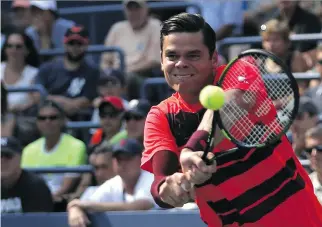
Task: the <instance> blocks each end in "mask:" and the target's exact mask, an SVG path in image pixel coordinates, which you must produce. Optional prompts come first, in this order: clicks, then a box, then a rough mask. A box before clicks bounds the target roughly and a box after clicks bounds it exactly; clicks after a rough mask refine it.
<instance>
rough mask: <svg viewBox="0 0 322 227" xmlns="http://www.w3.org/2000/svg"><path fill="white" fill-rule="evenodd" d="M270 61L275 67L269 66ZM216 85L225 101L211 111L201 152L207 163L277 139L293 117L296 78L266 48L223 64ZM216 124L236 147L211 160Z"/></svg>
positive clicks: (254, 50)
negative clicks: (223, 92) (211, 114)
mask: <svg viewBox="0 0 322 227" xmlns="http://www.w3.org/2000/svg"><path fill="white" fill-rule="evenodd" d="M272 62H273V63H274V64H275V67H274V70H273V69H271V68H270V66H271V65H272V64H271V63H272ZM268 63H269V64H268ZM276 67H277V68H278V69H279V70H278V72H276ZM216 86H219V87H221V88H222V89H223V90H224V91H225V104H224V105H223V106H222V107H221V108H220V109H219V110H217V111H214V115H213V119H212V127H211V130H210V132H209V137H208V140H207V145H206V149H205V152H204V154H203V156H202V159H203V160H204V161H205V162H206V163H207V164H210V163H212V162H213V161H214V160H215V159H218V158H220V157H222V156H225V155H229V154H231V153H233V152H236V151H237V150H238V149H239V148H263V147H267V146H271V145H274V144H276V143H278V142H279V141H280V139H281V137H282V136H283V135H284V134H285V133H286V132H287V131H288V129H289V127H290V126H291V124H292V122H293V120H294V119H295V117H296V114H297V111H298V105H299V92H298V86H297V82H296V80H295V78H294V76H293V75H292V73H291V71H290V70H289V68H288V67H287V66H286V65H285V64H284V63H283V61H282V60H281V59H279V58H278V57H277V56H275V55H274V54H272V53H269V52H267V51H264V50H258V49H251V50H247V51H244V52H242V53H241V54H240V55H238V56H237V57H236V58H234V59H233V60H231V61H230V62H229V64H228V65H227V66H226V67H225V69H224V71H223V73H222V75H221V76H220V78H219V80H218V81H217V83H216ZM217 126H218V128H219V129H220V130H221V132H222V134H223V135H224V136H225V137H227V138H228V139H229V140H231V141H232V142H233V143H234V144H236V148H234V149H231V150H228V151H225V152H220V153H219V154H218V155H216V154H215V156H214V157H213V158H212V159H211V160H210V159H208V158H207V154H208V153H209V152H211V151H212V149H213V147H214V137H215V136H214V135H215V131H216V127H217Z"/></svg>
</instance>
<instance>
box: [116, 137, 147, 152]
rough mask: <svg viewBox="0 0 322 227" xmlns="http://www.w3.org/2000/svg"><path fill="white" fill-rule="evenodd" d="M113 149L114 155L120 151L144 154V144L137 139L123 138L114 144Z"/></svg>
mask: <svg viewBox="0 0 322 227" xmlns="http://www.w3.org/2000/svg"><path fill="white" fill-rule="evenodd" d="M112 151H113V156H116V155H118V154H120V153H122V154H129V155H137V154H142V151H143V145H142V144H141V143H140V142H139V141H137V140H136V139H123V140H121V141H120V142H119V143H117V144H116V145H114V146H113V148H112Z"/></svg>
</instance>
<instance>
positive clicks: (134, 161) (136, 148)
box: [68, 139, 155, 226]
mask: <svg viewBox="0 0 322 227" xmlns="http://www.w3.org/2000/svg"><path fill="white" fill-rule="evenodd" d="M142 151H143V146H142V145H141V144H140V143H139V142H138V141H136V140H134V139H127V140H122V141H121V142H120V143H119V144H117V145H116V146H115V147H114V148H113V156H114V158H115V160H116V165H115V167H116V168H115V171H116V173H117V176H115V177H114V178H112V179H110V180H108V181H106V182H105V183H104V184H102V185H101V186H100V187H99V188H98V189H97V190H96V191H95V193H94V194H93V195H92V196H91V197H90V198H89V199H88V200H73V201H71V202H70V203H69V204H68V222H69V224H70V226H78V223H85V224H89V220H88V218H87V216H86V213H85V212H87V211H91V212H109V211H129V210H149V209H151V208H153V207H154V206H155V203H154V201H153V198H152V195H151V193H150V186H151V184H152V181H153V175H152V174H150V173H148V172H146V171H143V170H141V168H140V162H141V155H142Z"/></svg>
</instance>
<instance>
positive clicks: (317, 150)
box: [305, 124, 322, 204]
mask: <svg viewBox="0 0 322 227" xmlns="http://www.w3.org/2000/svg"><path fill="white" fill-rule="evenodd" d="M305 137H306V147H307V150H308V152H309V153H310V154H311V165H312V168H313V170H314V172H313V173H311V174H310V178H311V180H312V183H313V188H314V192H315V195H316V197H317V198H318V199H319V201H320V203H321V204H322V125H321V124H320V125H318V126H316V127H314V128H311V129H309V130H308V131H307V132H306V136H305Z"/></svg>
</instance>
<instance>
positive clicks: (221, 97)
mask: <svg viewBox="0 0 322 227" xmlns="http://www.w3.org/2000/svg"><path fill="white" fill-rule="evenodd" d="M199 100H200V103H201V104H202V105H203V107H205V108H207V109H211V110H219V109H220V108H221V107H222V106H223V105H224V103H225V92H224V90H223V89H222V88H220V87H217V86H213V85H207V86H206V87H204V88H203V89H202V90H201V92H200V94H199Z"/></svg>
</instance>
